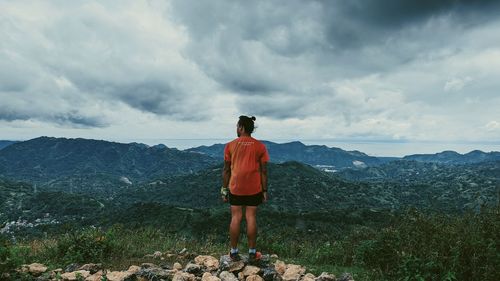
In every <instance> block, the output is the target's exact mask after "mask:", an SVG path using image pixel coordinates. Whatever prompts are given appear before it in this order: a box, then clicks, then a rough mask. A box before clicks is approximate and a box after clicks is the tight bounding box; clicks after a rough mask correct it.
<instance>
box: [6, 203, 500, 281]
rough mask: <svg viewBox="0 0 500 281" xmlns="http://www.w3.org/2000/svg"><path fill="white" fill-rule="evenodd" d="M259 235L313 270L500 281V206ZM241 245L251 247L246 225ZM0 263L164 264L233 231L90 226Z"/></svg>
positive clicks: (224, 239)
mask: <svg viewBox="0 0 500 281" xmlns="http://www.w3.org/2000/svg"><path fill="white" fill-rule="evenodd" d="M287 230H288V231H284V232H278V231H277V232H275V233H270V232H264V231H262V232H259V236H258V240H257V247H258V248H259V250H260V251H262V252H263V253H265V254H277V255H278V256H279V259H280V260H283V261H284V262H286V263H294V264H301V265H303V266H306V268H307V271H308V272H311V273H313V274H315V275H319V274H321V272H323V271H325V272H329V273H333V274H335V275H336V276H337V277H338V276H340V275H341V274H342V273H343V272H349V273H351V274H352V275H353V277H354V279H355V280H357V281H359V280H406V281H410V280H448V281H452V280H476V279H478V280H500V276H499V272H498V270H497V265H498V264H500V253H499V251H498V249H499V248H500V210H499V209H498V208H497V209H485V210H482V211H481V213H479V214H473V213H466V214H464V215H457V216H445V215H442V214H424V213H421V212H419V211H417V210H409V211H408V212H407V213H405V214H403V215H402V216H401V217H399V218H398V220H396V221H395V222H394V223H393V225H390V226H388V227H383V228H380V229H374V228H371V227H366V226H357V227H353V228H350V230H349V231H348V232H347V233H346V235H345V237H343V238H340V239H339V238H335V237H334V236H333V235H324V236H323V238H321V239H317V237H316V238H315V239H312V238H310V237H308V236H307V233H303V232H296V233H294V232H292V231H291V229H287ZM241 231H242V233H243V234H242V235H241V236H240V244H239V248H240V251H241V252H244V251H246V250H247V241H246V235H245V234H244V233H245V227H244V225H243V227H242V228H241ZM2 241H3V242H2V244H1V246H2V247H1V248H0V266H2V267H3V268H0V269H2V270H4V271H5V270H12V269H13V268H14V267H16V266H19V265H20V264H22V263H31V262H40V263H43V264H45V265H48V266H49V268H50V269H54V268H58V267H62V268H64V267H65V266H66V265H68V264H69V263H73V262H76V263H81V264H82V263H90V262H93V263H102V264H103V265H104V266H105V267H106V268H110V269H112V270H124V269H126V268H128V266H130V265H132V264H134V265H140V264H141V263H143V262H152V263H155V264H158V265H161V264H169V265H171V264H172V263H173V262H175V261H179V262H180V263H181V264H182V265H185V264H186V263H187V262H188V261H189V260H190V259H192V258H194V256H196V255H213V256H216V257H219V256H221V255H225V254H227V252H228V249H229V235H228V233H210V230H209V229H207V232H206V233H205V235H203V236H188V235H185V234H178V233H173V232H171V231H169V229H162V228H154V227H144V228H140V229H130V228H126V227H123V226H122V225H119V224H116V225H113V226H112V227H110V228H108V229H102V230H101V229H94V228H90V227H85V228H81V229H73V230H68V232H67V234H63V235H54V236H53V237H47V238H43V239H33V240H25V241H19V242H18V243H17V244H15V245H12V244H9V243H7V242H6V241H7V240H5V239H4V240H2ZM184 248H186V249H187V251H188V253H189V255H187V256H182V257H180V256H177V255H174V256H172V257H171V258H166V259H164V260H159V259H153V258H151V257H145V255H147V254H153V253H154V252H155V251H161V252H162V253H172V254H177V253H179V252H180V251H181V250H182V249H184Z"/></svg>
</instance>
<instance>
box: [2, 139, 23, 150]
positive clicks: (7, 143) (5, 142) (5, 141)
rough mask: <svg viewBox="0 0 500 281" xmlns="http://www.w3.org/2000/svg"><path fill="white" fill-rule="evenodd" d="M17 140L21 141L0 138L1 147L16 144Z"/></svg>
mask: <svg viewBox="0 0 500 281" xmlns="http://www.w3.org/2000/svg"><path fill="white" fill-rule="evenodd" d="M16 142H19V141H10V140H0V149H2V148H4V147H7V146H9V145H11V144H14V143H16Z"/></svg>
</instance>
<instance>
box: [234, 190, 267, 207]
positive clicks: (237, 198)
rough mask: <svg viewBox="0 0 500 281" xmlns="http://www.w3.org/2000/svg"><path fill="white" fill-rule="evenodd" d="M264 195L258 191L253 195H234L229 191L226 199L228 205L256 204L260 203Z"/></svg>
mask: <svg viewBox="0 0 500 281" xmlns="http://www.w3.org/2000/svg"><path fill="white" fill-rule="evenodd" d="M263 199H264V195H263V194H262V192H259V193H257V194H254V195H234V194H231V192H229V194H228V200H229V204H230V205H236V206H258V205H260V204H261V203H262V200H263Z"/></svg>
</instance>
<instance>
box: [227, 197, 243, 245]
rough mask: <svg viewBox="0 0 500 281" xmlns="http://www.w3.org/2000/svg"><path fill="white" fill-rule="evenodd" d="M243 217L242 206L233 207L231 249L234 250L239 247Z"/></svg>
mask: <svg viewBox="0 0 500 281" xmlns="http://www.w3.org/2000/svg"><path fill="white" fill-rule="evenodd" d="M242 216H243V212H242V206H236V205H231V225H230V226H229V234H230V237H231V248H233V249H236V248H237V247H238V238H239V236H240V224H241V218H242Z"/></svg>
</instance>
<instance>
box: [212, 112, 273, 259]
mask: <svg viewBox="0 0 500 281" xmlns="http://www.w3.org/2000/svg"><path fill="white" fill-rule="evenodd" d="M255 120H256V118H255V116H252V117H248V116H244V115H242V116H240V117H239V120H238V123H237V124H236V134H237V136H238V138H236V139H234V140H232V141H230V142H229V143H227V144H226V145H225V147H224V169H223V172H222V179H223V184H222V187H221V194H222V200H223V201H224V202H229V204H230V208H231V223H230V226H229V233H230V238H231V250H230V252H229V256H230V257H231V259H232V260H240V259H241V257H240V255H239V252H238V240H239V235H240V224H241V220H242V217H243V211H245V220H246V224H247V236H248V248H249V249H248V257H249V262H250V263H253V262H256V261H259V260H260V258H261V256H262V254H261V253H260V252H258V251H257V250H256V241H257V220H256V214H257V206H258V205H260V204H261V203H264V202H267V200H268V195H267V162H269V154H268V152H267V148H266V146H265V145H264V143H262V142H261V141H259V140H257V139H255V138H253V137H252V136H251V134H252V133H253V131H254V128H255V124H254V121H255Z"/></svg>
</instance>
